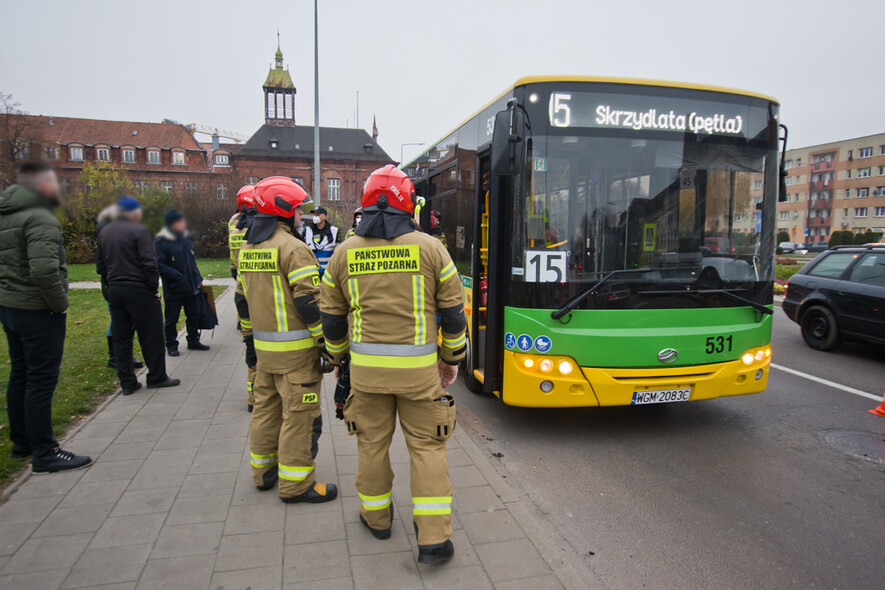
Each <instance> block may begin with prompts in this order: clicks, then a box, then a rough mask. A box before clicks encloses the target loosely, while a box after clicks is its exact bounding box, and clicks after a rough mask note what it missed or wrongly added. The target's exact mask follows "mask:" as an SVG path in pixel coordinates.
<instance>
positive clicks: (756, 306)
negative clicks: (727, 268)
mask: <svg viewBox="0 0 885 590" xmlns="http://www.w3.org/2000/svg"><path fill="white" fill-rule="evenodd" d="M642 293H643V294H645V295H680V294H682V293H692V294H695V295H724V296H725V297H727V298H728V299H731V300H732V301H737V302H739V303H743V304H744V305H749V306H750V307H752V308H753V309H755V310H757V311H761V312H762V313H767V314H768V315H774V310H773V309H771V308H769V307H766V306H765V305H762V304H761V303H759V302H757V301H753V300H752V299H747V298H746V297H741V296H740V295H738V294H737V293H735V292H734V291H729V290H728V289H672V290H667V291H643V292H642Z"/></svg>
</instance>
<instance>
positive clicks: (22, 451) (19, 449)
mask: <svg viewBox="0 0 885 590" xmlns="http://www.w3.org/2000/svg"><path fill="white" fill-rule="evenodd" d="M33 454H34V451H33V449H31V447H29V446H27V445H17V444H15V443H12V453H11V456H12V458H13V459H27V458H28V457H30V456H31V455H33Z"/></svg>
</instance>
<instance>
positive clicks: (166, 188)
mask: <svg viewBox="0 0 885 590" xmlns="http://www.w3.org/2000/svg"><path fill="white" fill-rule="evenodd" d="M160 188H161V189H163V190H164V191H166V192H167V193H169V194H170V195H171V194H172V182H170V181H168V180H164V181H162V182H161V183H160Z"/></svg>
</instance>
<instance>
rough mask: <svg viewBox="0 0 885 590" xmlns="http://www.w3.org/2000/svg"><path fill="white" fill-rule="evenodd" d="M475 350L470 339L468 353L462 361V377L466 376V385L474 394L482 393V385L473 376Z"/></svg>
mask: <svg viewBox="0 0 885 590" xmlns="http://www.w3.org/2000/svg"><path fill="white" fill-rule="evenodd" d="M472 353H473V349H472V348H471V347H470V338H468V339H467V353H466V354H465V355H464V359H463V360H462V361H461V367H460V369H461V375H463V376H464V385H466V386H467V389H469V390H470V391H471V392H473V393H482V392H483V391H482V383H480V382H479V379H477V378H476V377H474V376H473V367H472V365H473V358H472V357H473V354H472Z"/></svg>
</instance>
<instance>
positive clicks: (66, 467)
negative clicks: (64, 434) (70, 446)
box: [31, 447, 92, 473]
mask: <svg viewBox="0 0 885 590" xmlns="http://www.w3.org/2000/svg"><path fill="white" fill-rule="evenodd" d="M90 465H92V457H87V456H85V455H75V454H74V453H72V452H70V451H65V450H64V449H61V448H59V447H56V449H55V451H53V453H52V454H51V455H49V456H48V457H45V458H43V459H34V463H33V464H32V465H31V473H58V472H59V471H73V470H75V469H83V468H84V467H89V466H90Z"/></svg>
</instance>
